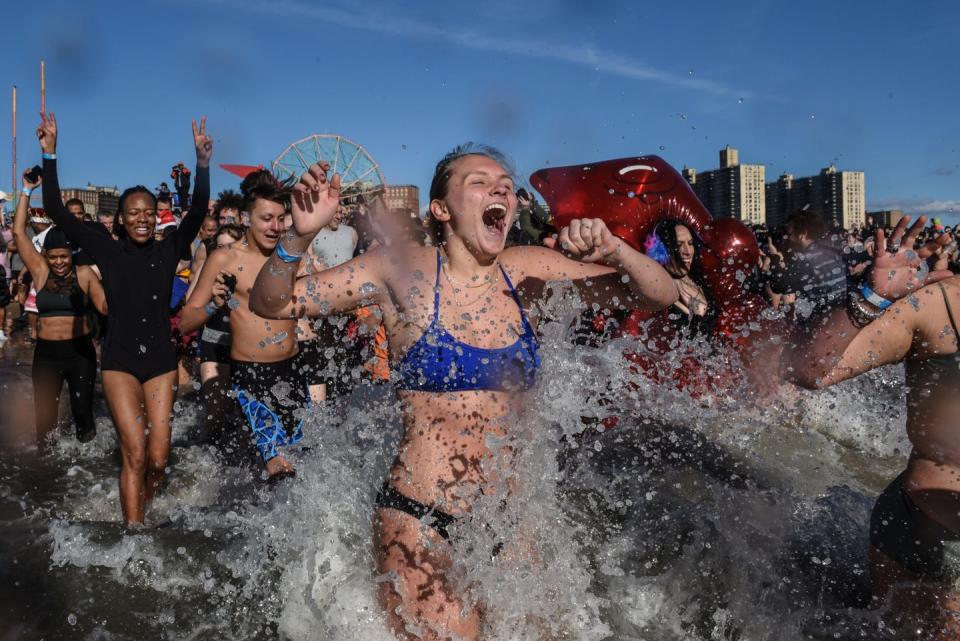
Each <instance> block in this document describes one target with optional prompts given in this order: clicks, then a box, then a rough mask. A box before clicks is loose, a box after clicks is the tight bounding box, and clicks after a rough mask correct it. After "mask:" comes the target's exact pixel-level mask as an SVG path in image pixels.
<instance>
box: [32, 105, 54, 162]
mask: <svg viewBox="0 0 960 641" xmlns="http://www.w3.org/2000/svg"><path fill="white" fill-rule="evenodd" d="M37 138H38V139H39V140H40V149H41V150H42V151H43V153H45V154H55V153H57V119H56V117H55V116H54V115H53V112H52V111H51V112H50V113H47V112H44V111H41V112H40V126H39V127H37Z"/></svg>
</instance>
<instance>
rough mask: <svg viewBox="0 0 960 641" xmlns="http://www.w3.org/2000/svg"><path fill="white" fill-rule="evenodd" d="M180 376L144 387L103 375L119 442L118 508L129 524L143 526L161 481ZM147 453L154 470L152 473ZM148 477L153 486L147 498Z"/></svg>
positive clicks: (118, 375)
mask: <svg viewBox="0 0 960 641" xmlns="http://www.w3.org/2000/svg"><path fill="white" fill-rule="evenodd" d="M176 376H177V372H176V370H173V371H170V372H167V373H165V374H161V375H160V376H155V377H153V378H151V379H150V380H148V381H146V382H145V383H143V384H142V385H141V383H140V381H138V380H137V378H136V377H134V376H133V375H132V374H128V373H126V372H122V371H119V370H104V371H103V392H104V396H106V399H107V406H108V407H109V408H110V414H111V416H112V417H113V423H114V426H115V427H116V429H117V436H118V438H119V441H120V453H121V465H120V506H121V509H122V510H123V520H124V523H125V524H128V525H129V524H131V523H143V515H144V510H145V506H146V502H147V497H148V496H153V492H154V491H155V490H156V486H157V485H158V484H159V482H160V481H161V480H162V478H163V470H164V469H165V468H166V464H167V457H168V456H169V453H170V411H171V408H172V407H173V397H174V396H175V394H176V392H175V387H174V385H175V383H176ZM151 423H155V425H150V424H151ZM148 429H149V430H150V433H149V435H148V434H147V430H148ZM148 449H149V458H150V461H149V465H150V466H151V468H152V469H151V470H150V472H149V474H148V469H147V468H148ZM161 464H162V465H161ZM157 468H159V473H158V470H157ZM148 477H149V481H150V485H152V487H151V488H150V489H149V494H148Z"/></svg>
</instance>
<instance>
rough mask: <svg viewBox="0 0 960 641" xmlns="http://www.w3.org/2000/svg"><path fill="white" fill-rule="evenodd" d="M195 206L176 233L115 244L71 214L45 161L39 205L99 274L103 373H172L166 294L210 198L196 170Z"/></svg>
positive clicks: (206, 178) (52, 164)
mask: <svg viewBox="0 0 960 641" xmlns="http://www.w3.org/2000/svg"><path fill="white" fill-rule="evenodd" d="M195 176H196V179H195V183H194V191H193V204H192V206H191V207H190V211H189V212H187V215H186V216H184V218H183V220H182V222H181V223H180V226H179V228H178V229H177V230H176V231H175V232H174V233H173V234H171V235H170V236H168V237H167V238H165V239H164V240H162V241H157V240H154V239H151V240H149V241H147V242H146V243H144V244H143V245H138V244H136V243H134V242H132V241H131V240H130V239H129V238H122V239H121V240H114V239H113V238H112V237H110V236H107V235H104V234H102V233H99V232H97V231H96V230H94V229H92V228H90V227H89V226H87V225H84V224H83V223H82V222H80V221H78V220H77V219H76V218H74V217H73V215H71V214H70V213H69V212H68V211H67V209H66V207H64V206H63V200H62V198H61V195H60V182H59V179H58V177H57V161H56V160H49V159H45V160H44V161H43V206H44V209H46V211H47V214H48V215H49V216H50V218H52V219H53V222H54V223H55V224H56V225H57V226H58V227H60V228H61V229H62V230H63V231H64V233H65V234H66V236H67V237H68V238H69V239H70V240H71V241H73V242H75V243H76V244H77V245H79V246H80V247H81V248H82V249H83V250H84V251H86V252H87V253H88V254H90V256H91V257H92V258H93V260H94V262H96V264H97V266H98V267H99V268H100V272H101V274H102V275H103V289H104V293H105V294H106V298H107V307H108V308H109V313H110V316H109V323H108V328H107V335H106V339H105V341H104V345H103V369H105V370H106V369H115V370H121V371H127V372H131V373H132V372H134V371H136V370H137V368H138V367H139V368H141V369H142V368H143V365H144V362H147V361H149V363H150V364H151V365H152V366H153V369H155V370H156V371H158V372H163V371H168V370H164V369H163V367H167V366H169V367H170V369H175V368H176V358H177V357H176V350H175V348H174V345H173V343H172V339H171V332H170V308H169V304H170V293H171V290H172V288H173V278H174V276H175V274H176V269H177V263H178V262H179V260H180V256H182V255H183V253H184V251H185V250H186V249H187V248H188V247H189V245H190V243H191V242H193V239H194V238H196V237H197V233H198V232H199V231H200V226H201V225H202V224H203V218H204V216H205V215H206V212H207V202H208V201H209V199H210V170H209V168H201V167H197V172H196V174H195Z"/></svg>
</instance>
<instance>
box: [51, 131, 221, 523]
mask: <svg viewBox="0 0 960 641" xmlns="http://www.w3.org/2000/svg"><path fill="white" fill-rule="evenodd" d="M40 117H41V119H42V120H41V123H40V126H39V127H38V128H37V137H38V138H39V140H40V147H41V149H42V150H43V180H44V189H43V204H44V207H45V208H46V210H47V212H48V213H49V215H50V216H51V217H52V218H53V220H54V221H55V222H56V224H57V226H58V227H59V228H60V229H62V230H63V233H64V234H65V235H66V237H67V238H68V239H69V240H70V241H72V242H75V243H76V244H77V245H79V246H80V248H82V249H83V250H85V251H86V252H87V253H89V254H90V256H91V257H92V258H93V260H94V261H95V262H96V264H97V265H98V266H99V267H100V270H101V273H102V274H103V288H104V291H105V292H106V298H107V304H108V305H109V307H110V311H111V314H110V323H109V326H108V327H107V332H106V338H105V340H104V342H103V358H102V363H101V371H102V375H103V391H104V395H105V396H106V399H107V405H108V407H109V408H110V414H111V415H112V416H113V422H114V425H115V426H116V428H117V435H118V437H119V440H120V450H121V453H122V462H121V468H120V504H121V508H122V510H123V520H124V522H125V523H126V524H127V525H131V524H142V523H143V521H144V510H145V508H146V505H147V503H148V502H149V501H150V500H151V499H152V498H153V494H154V493H155V492H156V490H157V488H158V487H159V485H160V483H161V482H162V481H163V478H164V475H165V473H166V468H167V460H168V457H169V455H170V432H171V423H172V412H173V402H174V399H175V397H176V393H177V351H176V348H175V346H174V344H173V341H172V337H171V331H170V307H169V302H170V294H171V291H172V288H173V277H174V274H175V273H176V269H177V263H178V261H179V258H180V256H181V255H183V252H184V250H185V249H187V248H188V247H189V245H190V242H191V241H193V239H194V237H195V236H196V235H197V232H198V231H199V230H200V224H201V223H202V222H203V218H204V216H205V215H206V204H207V199H208V198H209V195H210V169H209V167H210V157H211V156H212V154H213V140H212V139H211V138H210V137H209V136H207V134H206V118H205V117H204V118H202V119H201V121H200V126H199V127H198V126H197V123H196V122H194V123H193V143H194V146H195V148H196V154H197V181H196V193H195V194H194V195H195V199H194V202H195V203H198V205H197V206H195V207H193V208H191V209H190V211H189V213H188V214H187V215H186V216H185V217H184V219H183V222H182V223H181V225H180V227H179V229H177V230H175V231H174V232H173V233H171V234H170V235H169V236H167V237H166V238H164V239H163V240H159V241H158V240H156V239H155V238H154V230H155V228H156V226H157V199H156V196H154V194H153V192H151V191H150V190H149V189H148V188H146V187H144V186H142V185H138V186H136V187H131V188H129V189H127V190H126V191H124V192H123V194H121V196H120V208H119V211H118V223H119V224H118V225H117V226H116V228H115V232H116V233H117V235H118V236H119V237H120V240H114V239H113V238H111V237H110V236H108V235H106V234H103V233H101V232H98V231H95V230H93V229H91V228H90V227H88V226H87V225H84V224H83V223H82V222H80V221H79V220H77V219H76V218H75V217H73V216H72V215H71V214H70V213H69V212H68V211H67V209H66V208H65V207H64V205H63V201H62V198H61V195H60V184H59V180H58V177H57V153H56V152H57V135H58V127H57V121H56V119H55V117H54V115H53V114H52V113H49V114H48V113H41V114H40Z"/></svg>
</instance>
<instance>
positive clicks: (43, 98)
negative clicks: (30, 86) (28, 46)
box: [40, 60, 47, 113]
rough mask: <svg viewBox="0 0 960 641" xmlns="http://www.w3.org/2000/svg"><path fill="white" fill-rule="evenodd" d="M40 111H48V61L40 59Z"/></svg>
mask: <svg viewBox="0 0 960 641" xmlns="http://www.w3.org/2000/svg"><path fill="white" fill-rule="evenodd" d="M40 111H42V112H44V113H46V111H47V63H46V62H44V61H43V60H41V61H40Z"/></svg>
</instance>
